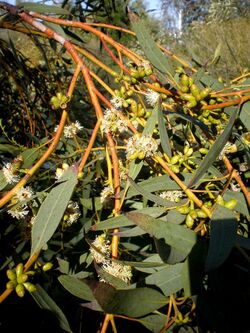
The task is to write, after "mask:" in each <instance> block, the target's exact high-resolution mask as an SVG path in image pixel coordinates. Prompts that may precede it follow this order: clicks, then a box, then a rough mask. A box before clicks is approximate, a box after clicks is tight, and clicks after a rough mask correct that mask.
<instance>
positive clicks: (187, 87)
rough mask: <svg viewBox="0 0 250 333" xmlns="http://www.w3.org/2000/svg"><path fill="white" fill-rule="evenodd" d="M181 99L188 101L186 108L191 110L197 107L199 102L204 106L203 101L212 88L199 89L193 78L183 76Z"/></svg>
mask: <svg viewBox="0 0 250 333" xmlns="http://www.w3.org/2000/svg"><path fill="white" fill-rule="evenodd" d="M181 92H182V95H181V98H182V99H183V100H184V101H187V103H186V107H187V108H188V109H191V108H193V107H195V106H196V105H197V103H198V102H200V103H201V104H203V103H202V102H203V100H204V99H205V98H206V97H207V96H208V95H209V93H210V88H205V89H202V90H201V89H199V87H198V86H197V85H196V84H194V80H193V78H192V77H189V76H187V75H186V74H182V75H181Z"/></svg>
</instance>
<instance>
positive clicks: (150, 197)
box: [128, 176, 184, 208]
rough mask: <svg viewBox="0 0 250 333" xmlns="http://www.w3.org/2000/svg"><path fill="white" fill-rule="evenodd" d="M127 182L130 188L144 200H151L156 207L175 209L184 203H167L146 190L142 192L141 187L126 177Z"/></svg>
mask: <svg viewBox="0 0 250 333" xmlns="http://www.w3.org/2000/svg"><path fill="white" fill-rule="evenodd" d="M128 181H129V182H130V184H131V186H132V187H133V188H134V189H135V190H136V191H137V192H138V193H140V194H141V195H143V196H144V197H145V198H147V199H148V200H151V201H153V202H155V203H157V204H158V205H160V206H164V207H168V208H169V207H176V206H178V205H183V204H184V203H183V202H181V203H176V202H172V201H167V200H165V199H163V198H161V197H159V196H157V195H155V194H152V193H150V192H148V191H146V190H144V188H143V187H141V186H140V185H138V184H136V183H135V182H134V181H133V179H132V178H130V177H129V176H128Z"/></svg>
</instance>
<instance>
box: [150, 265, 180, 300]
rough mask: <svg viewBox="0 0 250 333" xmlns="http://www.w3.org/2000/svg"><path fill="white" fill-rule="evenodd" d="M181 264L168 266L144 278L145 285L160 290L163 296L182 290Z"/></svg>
mask: <svg viewBox="0 0 250 333" xmlns="http://www.w3.org/2000/svg"><path fill="white" fill-rule="evenodd" d="M182 269H183V264H182V263H181V264H176V265H168V266H167V267H164V268H163V269H161V270H159V271H158V272H155V273H153V274H151V275H149V276H147V277H146V279H145V282H146V284H153V285H155V286H157V287H159V288H160V289H161V291H162V292H163V293H164V295H165V296H169V295H170V294H173V293H176V292H177V291H178V290H180V289H182V288H183V284H182V274H181V273H182Z"/></svg>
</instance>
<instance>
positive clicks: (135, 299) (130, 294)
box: [93, 282, 167, 318]
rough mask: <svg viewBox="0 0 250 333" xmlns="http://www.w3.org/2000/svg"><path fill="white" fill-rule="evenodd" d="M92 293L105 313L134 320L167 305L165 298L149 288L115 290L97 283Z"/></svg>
mask: <svg viewBox="0 0 250 333" xmlns="http://www.w3.org/2000/svg"><path fill="white" fill-rule="evenodd" d="M93 293H94V295H95V298H96V300H97V302H98V303H99V304H100V306H101V307H102V309H103V310H104V311H105V312H106V313H110V314H120V315H124V316H129V317H135V318H136V317H142V316H145V315H146V314H149V313H151V312H153V311H155V310H157V309H159V308H161V307H162V306H164V305H166V304H167V299H166V297H165V296H163V295H162V294H161V293H160V292H158V291H156V290H154V289H151V288H136V289H128V290H116V289H115V288H114V287H112V286H111V285H108V284H106V283H101V282H99V283H98V284H97V287H95V288H94V290H93ZM142 305H143V306H142Z"/></svg>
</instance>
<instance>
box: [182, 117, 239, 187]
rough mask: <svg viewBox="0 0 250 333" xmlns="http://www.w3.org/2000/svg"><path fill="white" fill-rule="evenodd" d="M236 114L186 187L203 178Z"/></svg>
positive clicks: (231, 126)
mask: <svg viewBox="0 0 250 333" xmlns="http://www.w3.org/2000/svg"><path fill="white" fill-rule="evenodd" d="M237 115H238V112H234V113H233V114H232V116H231V117H230V119H229V122H228V124H227V126H226V127H225V129H224V131H223V132H222V134H221V135H220V136H219V137H218V138H217V139H216V141H215V143H214V144H213V146H212V147H211V149H210V150H209V152H208V154H207V155H206V156H205V158H204V159H203V160H202V162H201V164H200V165H199V167H198V169H197V170H196V172H195V174H194V177H193V178H192V180H191V181H190V183H189V184H188V187H191V186H193V185H195V184H196V183H197V181H198V180H199V179H200V178H201V177H202V176H203V174H204V173H205V172H206V171H207V169H208V168H209V167H210V166H211V165H212V164H213V162H214V161H215V160H216V158H217V157H218V156H219V154H220V152H221V151H222V149H223V147H224V146H225V144H226V142H227V140H228V138H229V136H230V134H231V132H232V128H233V125H234V122H235V120H236V118H237Z"/></svg>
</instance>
